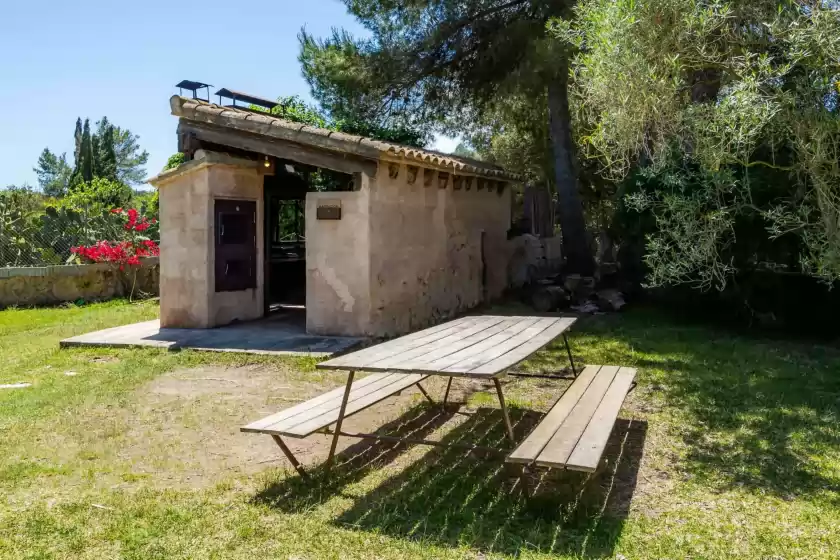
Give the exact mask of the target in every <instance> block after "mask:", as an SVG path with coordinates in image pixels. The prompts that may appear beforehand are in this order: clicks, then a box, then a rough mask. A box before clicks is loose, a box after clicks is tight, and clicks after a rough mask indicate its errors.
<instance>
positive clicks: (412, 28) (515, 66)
mask: <svg viewBox="0 0 840 560" xmlns="http://www.w3.org/2000/svg"><path fill="white" fill-rule="evenodd" d="M345 4H346V5H347V8H348V10H349V11H350V13H352V14H353V15H354V16H356V18H357V19H359V21H360V22H361V23H362V24H363V25H364V26H365V27H366V28H367V29H368V30H369V31H370V33H371V35H372V37H371V38H370V39H356V38H354V37H352V36H350V35H349V34H347V33H345V32H335V33H334V34H333V36H332V37H330V38H328V39H326V40H322V41H318V40H316V39H315V38H313V37H312V36H310V35H309V34H307V33H306V32H305V31H302V32H301V36H300V41H301V55H300V59H301V62H302V65H303V73H304V76H305V77H306V79H307V80H308V81H309V83H310V86H311V87H312V90H313V94H314V95H315V97H316V98H317V99H318V100H319V101H320V102H321V104H322V105H323V106H324V107H326V108H327V109H328V110H329V111H330V113H331V114H334V115H338V116H339V118H340V116H341V115H343V114H348V113H352V114H355V115H359V116H361V117H364V118H366V119H368V120H371V121H372V122H383V121H387V122H391V123H397V124H403V123H404V124H406V125H407V126H410V127H411V126H413V127H420V128H421V129H422V127H423V126H424V125H426V126H428V123H435V124H437V125H438V126H448V127H450V128H457V127H463V126H464V124H465V123H464V121H465V118H472V119H473V120H476V121H481V120H482V117H483V116H484V115H486V114H487V112H488V111H490V110H492V109H493V105H494V102H495V101H496V100H498V99H503V98H505V97H508V96H517V95H519V96H525V97H529V98H531V99H533V100H534V103H538V102H542V116H543V121H544V122H545V123H546V125H545V127H546V129H547V131H548V132H549V135H548V136H549V138H550V146H551V148H552V153H551V156H552V157H551V164H552V168H553V177H552V178H553V182H554V185H555V187H556V189H557V194H558V200H559V204H558V217H559V221H560V226H561V228H562V231H563V243H564V248H565V255H566V258H567V264H568V267H569V269H570V270H571V271H575V272H580V273H584V274H590V273H592V271H593V269H594V258H593V255H592V252H591V250H590V244H589V239H588V235H587V231H586V224H585V220H584V214H583V208H582V205H581V200H580V196H579V193H578V187H579V184H578V183H579V180H578V165H577V159H576V154H575V149H574V144H573V139H572V128H571V118H570V110H569V98H568V84H569V77H570V63H569V60H570V56H571V54H572V52H573V51H572V49H570V48H568V47H567V45H566V44H564V43H560V42H556V41H552V40H551V38H550V37H549V36H548V34H547V32H546V24H547V22H548V21H549V20H550V19H552V18H557V17H560V18H568V17H570V16H571V15H572V13H571V11H570V6H571V2H563V1H556V0H467V1H464V0H345Z"/></svg>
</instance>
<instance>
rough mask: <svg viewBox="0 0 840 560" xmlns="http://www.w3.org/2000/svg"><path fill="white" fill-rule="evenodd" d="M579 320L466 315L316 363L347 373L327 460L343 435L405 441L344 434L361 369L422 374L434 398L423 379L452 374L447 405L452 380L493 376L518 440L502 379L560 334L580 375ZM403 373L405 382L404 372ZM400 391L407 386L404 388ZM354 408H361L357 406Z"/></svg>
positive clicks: (508, 426)
mask: <svg viewBox="0 0 840 560" xmlns="http://www.w3.org/2000/svg"><path fill="white" fill-rule="evenodd" d="M575 321H576V319H575V318H574V317H534V316H504V315H477V316H466V317H462V318H460V319H456V320H454V321H449V322H447V323H443V324H441V325H437V326H435V327H431V328H428V329H425V330H422V331H419V332H416V333H413V334H410V335H407V336H403V337H400V338H397V339H394V340H391V341H388V342H384V343H382V344H377V345H375V346H372V347H370V348H365V349H364V350H359V351H357V352H352V353H350V354H347V355H344V356H340V357H338V358H334V359H331V360H328V361H326V362H323V363H320V364H318V365H317V366H316V367H317V368H319V369H331V370H342V371H347V372H348V375H347V383H346V385H345V389H344V395H343V398H342V401H341V405H340V407H339V409H338V411H337V412H338V415H337V418H336V420H335V428H334V429H333V430H332V432H331V434H332V436H333V440H332V444H331V446H330V454H329V457H328V459H327V464H328V465H329V464H330V463H331V462H332V460H333V457H334V455H335V449H336V446H337V444H338V438H339V436H347V437H356V438H371V439H392V440H393V439H396V440H400V439H399V438H393V437H385V436H379V435H377V434H358V433H347V432H342V430H341V425H342V422H343V421H344V418H345V417H346V416H347V411H348V402H351V396H352V394H353V380H354V377H355V374H356V372H360V371H364V372H387V373H389V374H409V375H412V376H417V378H416V379H414V378H412V379H411V381H413V382H414V384H416V385H417V386H418V388H420V390H421V391H422V393H423V395H424V396H425V397H426V398H427V399H429V400H430V401H432V402H434V401H433V400H432V399H431V397H430V396H429V394H428V393H427V392H426V390H425V389H423V386H422V385H420V381H422V380H423V379H425V378H426V377H428V376H443V377H448V378H449V380H448V382H447V385H446V392H445V394H444V398H443V405H444V406H445V405H446V402H447V400H448V397H449V390H450V387H451V385H452V378H454V377H467V378H473V379H492V380H493V383H494V385H495V388H496V394H497V396H498V399H499V404H500V406H501V409H502V415H503V417H504V421H505V428H506V429H507V435H508V437H509V438H510V440H511V442H512V443H514V444H515V443H516V440H515V438H514V434H513V426H512V425H511V422H510V416H509V415H508V410H507V405H506V403H505V397H504V391H503V390H502V385H501V383H500V382H499V378H500V377H502V376H503V375H504V374H505V373H507V372H508V370H510V369H511V368H513V367H514V366H516V365H518V364H519V363H521V362H523V361H525V360H527V359H528V358H529V357H531V356H532V355H533V354H535V353H536V352H538V351H539V350H541V349H542V348H544V347H545V346H547V345H548V344H549V343H551V342H552V341H553V340H554V339H556V338H557V337H559V336H562V337H563V341H564V343H565V345H566V352H567V354H568V356H569V361H570V363H571V367H572V372H573V373H576V372H575V369H574V361H572V353H571V350H570V348H569V341H568V339H567V338H566V335H565V333H566V331H567V330H568V329H569V328H570V327H571V326H572V325H573V324H574V323H575ZM399 377H400V378H402V379H403V382H404V377H405V375H402V376H399ZM397 383H398V381H397V380H394V381H393V382H392V384H397ZM395 386H396V385H395ZM399 390H402V387H400V389H399ZM391 394H393V392H389V386H385V387H383V388H381V389H379V394H378V395H376V396H377V397H378V396H381V397H382V398H385V397H387V396H390V395H391ZM363 398H364V397H363ZM356 400H358V399H356ZM366 400H371V397H370V393H368V394H367V395H366ZM380 400H381V399H380ZM377 402H378V401H377ZM353 408H354V409H356V408H358V407H356V406H353ZM354 412H355V410H354ZM400 441H406V442H412V443H426V444H432V445H436V444H438V442H431V441H426V440H410V439H402V440H400ZM469 447H471V448H474V449H475V448H479V446H475V445H469Z"/></svg>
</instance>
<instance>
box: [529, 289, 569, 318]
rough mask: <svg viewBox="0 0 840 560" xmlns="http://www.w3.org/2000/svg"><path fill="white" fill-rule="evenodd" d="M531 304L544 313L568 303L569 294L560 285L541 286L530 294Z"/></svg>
mask: <svg viewBox="0 0 840 560" xmlns="http://www.w3.org/2000/svg"><path fill="white" fill-rule="evenodd" d="M531 305H532V306H533V307H534V309H535V310H537V311H540V312H542V313H545V312H547V311H554V310H555V309H559V308H561V307H566V306H568V305H569V294H568V293H566V290H564V289H563V288H561V287H560V286H543V287H541V288H538V289H537V290H535V291H534V293H533V294H531Z"/></svg>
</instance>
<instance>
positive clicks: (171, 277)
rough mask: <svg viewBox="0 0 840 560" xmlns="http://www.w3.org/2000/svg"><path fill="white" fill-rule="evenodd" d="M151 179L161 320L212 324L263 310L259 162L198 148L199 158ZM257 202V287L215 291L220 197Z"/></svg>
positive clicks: (183, 325) (169, 324)
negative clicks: (156, 201) (156, 207)
mask: <svg viewBox="0 0 840 560" xmlns="http://www.w3.org/2000/svg"><path fill="white" fill-rule="evenodd" d="M151 182H152V183H153V184H154V185H155V186H156V187H157V188H158V191H159V193H160V195H159V196H160V221H161V224H162V227H161V231H160V254H161V280H160V299H161V311H160V323H161V326H162V327H173V328H210V327H215V326H218V325H225V324H227V323H230V322H232V321H234V320H241V321H247V320H249V319H256V318H259V317H261V316H262V315H263V312H264V298H263V289H264V283H265V282H264V280H265V275H264V273H263V263H264V259H263V258H262V255H263V245H264V236H263V175H262V174H261V173H260V167H259V164H258V163H257V162H255V161H251V160H243V159H239V158H235V157H232V156H229V155H227V154H221V153H216V152H205V151H204V150H199V151H197V152H196V154H195V158H194V159H193V160H192V161H191V162H189V163H186V164H184V165H181V166H180V167H178V168H176V169H173V170H171V171H168V172H164V173H162V174H160V175H158V176H157V177H155V178H154V179H152V180H151ZM217 198H218V199H225V198H227V199H242V200H253V201H255V202H256V203H257V216H256V223H257V232H256V236H257V239H256V243H257V271H256V279H257V282H256V285H257V287H256V289H249V290H241V291H236V292H216V291H215V267H214V262H215V261H214V258H215V257H214V254H215V245H214V239H215V230H214V228H215V225H214V224H215V220H214V204H215V202H214V201H215V199H217Z"/></svg>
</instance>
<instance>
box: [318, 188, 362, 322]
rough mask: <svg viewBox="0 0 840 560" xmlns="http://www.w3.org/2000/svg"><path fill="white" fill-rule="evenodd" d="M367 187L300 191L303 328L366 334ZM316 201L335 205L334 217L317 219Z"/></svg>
mask: <svg viewBox="0 0 840 560" xmlns="http://www.w3.org/2000/svg"><path fill="white" fill-rule="evenodd" d="M369 195H370V189H369V187H368V186H367V185H364V184H363V185H362V189H361V190H359V191H353V192H321V193H316V192H310V193H307V195H306V330H307V332H309V333H312V334H325V335H335V334H353V335H359V334H367V333H368V332H369V330H370V328H369V323H370V275H369V271H370V257H369V255H370V241H369V236H368V234H369V231H368V217H369V206H370V202H369ZM319 204H324V205H331V206H334V205H337V204H340V205H341V219H340V220H318V219H317V216H316V214H317V209H318V205H319Z"/></svg>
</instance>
